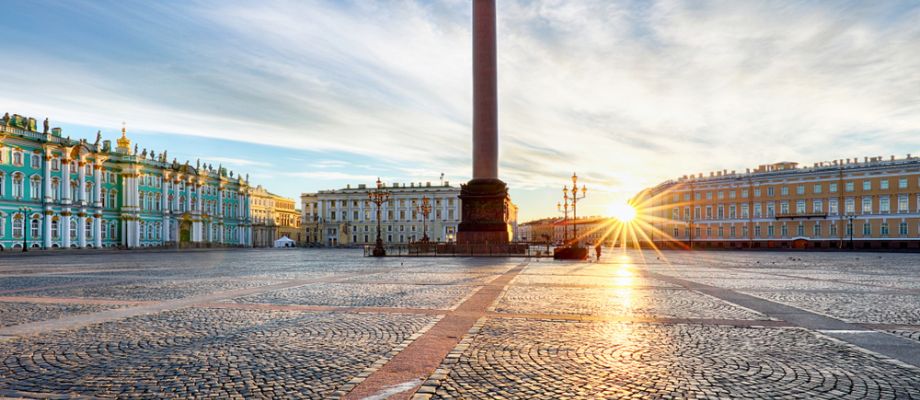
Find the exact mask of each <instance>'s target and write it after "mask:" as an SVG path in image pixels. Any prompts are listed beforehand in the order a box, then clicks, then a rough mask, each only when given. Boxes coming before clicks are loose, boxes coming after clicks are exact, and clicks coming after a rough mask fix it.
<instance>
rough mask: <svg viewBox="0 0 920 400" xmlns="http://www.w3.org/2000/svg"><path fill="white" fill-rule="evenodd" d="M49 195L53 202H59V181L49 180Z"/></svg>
mask: <svg viewBox="0 0 920 400" xmlns="http://www.w3.org/2000/svg"><path fill="white" fill-rule="evenodd" d="M51 193H52V197H53V198H54V201H61V181H59V180H58V178H52V179H51Z"/></svg>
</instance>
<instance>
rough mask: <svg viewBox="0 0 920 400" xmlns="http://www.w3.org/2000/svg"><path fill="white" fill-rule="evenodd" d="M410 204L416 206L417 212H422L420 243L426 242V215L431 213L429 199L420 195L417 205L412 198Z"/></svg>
mask: <svg viewBox="0 0 920 400" xmlns="http://www.w3.org/2000/svg"><path fill="white" fill-rule="evenodd" d="M412 205H414V206H415V207H416V209H417V210H418V212H419V213H421V214H422V240H421V242H422V243H428V241H429V240H430V239H428V216H429V215H431V199H429V198H428V197H427V196H424V195H423V196H422V203H421V204H419V205H416V204H415V200H412Z"/></svg>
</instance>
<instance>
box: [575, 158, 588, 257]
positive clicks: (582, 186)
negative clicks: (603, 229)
mask: <svg viewBox="0 0 920 400" xmlns="http://www.w3.org/2000/svg"><path fill="white" fill-rule="evenodd" d="M587 191H588V188H586V187H585V185H584V184H582V185H581V197H578V175H575V173H574V172H573V173H572V221H573V222H574V224H573V225H572V241H573V242H574V243H575V246H578V200H581V199H583V198H585V195H586V193H587Z"/></svg>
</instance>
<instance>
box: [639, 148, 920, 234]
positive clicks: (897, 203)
mask: <svg viewBox="0 0 920 400" xmlns="http://www.w3.org/2000/svg"><path fill="white" fill-rule="evenodd" d="M633 203H634V204H638V205H640V208H641V210H640V212H641V213H643V214H644V220H646V221H648V222H649V223H651V224H652V225H653V226H654V227H655V228H657V230H658V232H649V234H650V238H651V241H653V242H655V244H656V245H658V246H659V247H683V248H686V247H693V248H821V249H834V248H850V247H851V246H852V247H854V248H857V249H915V250H916V249H920V157H912V156H911V155H908V156H907V158H903V159H896V158H895V157H894V156H891V157H890V158H888V159H884V158H882V157H872V158H869V157H866V158H864V159H863V160H861V161H860V160H858V159H843V160H835V161H831V162H821V163H815V164H814V165H812V166H811V167H799V166H798V164H797V163H794V162H781V163H776V164H770V165H761V166H760V167H758V168H756V169H754V170H750V169H749V170H747V171H745V172H744V173H736V172H735V171H731V172H729V171H719V172H712V173H710V174H709V176H705V177H704V176H703V175H702V174H698V175H696V176H683V177H681V178H680V179H677V180H671V181H667V182H664V183H662V184H659V185H658V186H655V187H653V188H650V189H646V190H644V191H643V192H641V193H640V194H639V195H637V196H636V198H634V199H633ZM647 242H648V241H646V243H644V244H646V245H647V244H648V243H647Z"/></svg>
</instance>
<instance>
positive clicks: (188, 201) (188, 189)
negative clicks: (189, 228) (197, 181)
mask: <svg viewBox="0 0 920 400" xmlns="http://www.w3.org/2000/svg"><path fill="white" fill-rule="evenodd" d="M184 186H185V211H186V212H192V188H193V187H194V186H191V185H189V183H188V182H185V185H184Z"/></svg>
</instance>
